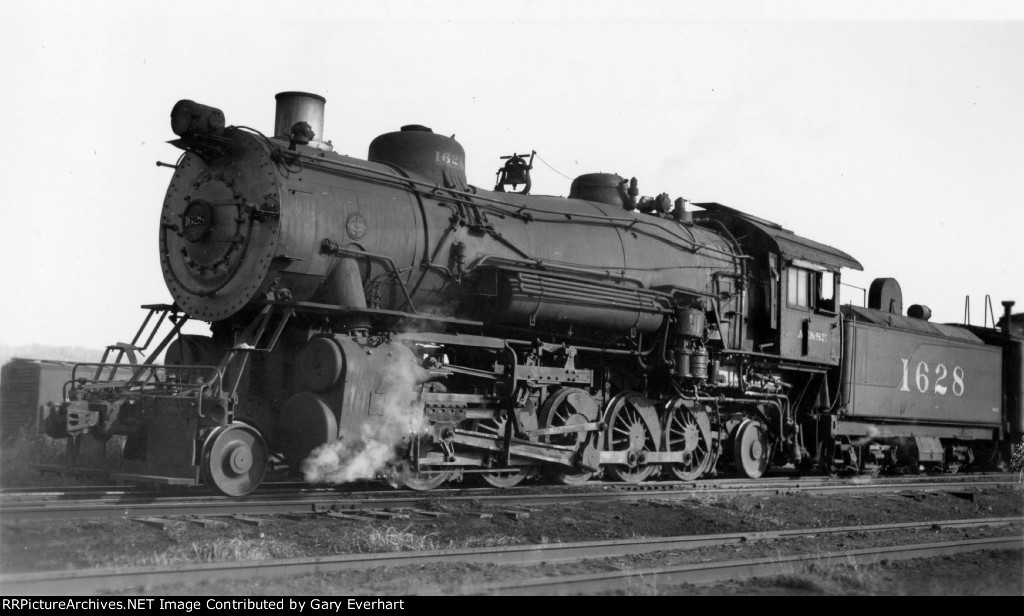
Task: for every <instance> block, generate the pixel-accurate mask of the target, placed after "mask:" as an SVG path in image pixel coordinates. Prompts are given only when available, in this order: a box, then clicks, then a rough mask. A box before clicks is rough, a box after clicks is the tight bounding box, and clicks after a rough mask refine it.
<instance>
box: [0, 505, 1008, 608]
mask: <svg viewBox="0 0 1024 616" xmlns="http://www.w3.org/2000/svg"><path fill="white" fill-rule="evenodd" d="M1021 524H1022V520H1021V519H1020V518H984V519H973V520H945V521H939V522H935V521H932V522H912V523H902V524H884V525H860V526H842V527H832V528H814V529H802V530H782V531H772V532H741V533H728V534H715V535H694V536H683V537H667V538H644V539H622V540H606V541H586V542H574V543H546V544H535V545H517V546H503V547H492V548H464V549H453V550H432V551H424V552H392V553H383V554H349V555H338V556H325V557H314V558H290V559H274V560H261V561H246V562H227V563H225V562H221V563H188V564H182V565H176V566H163V567H140V568H107V569H86V570H73V571H50V572H42V573H22V574H8V575H0V591H2V593H3V594H5V595H23V596H27V595H52V594H60V595H68V594H87V593H105V592H123V591H127V590H131V589H137V588H145V589H146V590H147V591H150V592H159V590H154V589H158V588H159V587H165V586H174V585H182V584H195V583H200V582H216V581H224V580H239V579H242V580H253V579H278V578H283V577H289V576H299V575H304V574H311V573H336V572H341V571H352V570H364V569H370V568H375V567H403V566H422V565H437V564H454V563H463V564H474V563H475V564H490V565H502V566H514V565H519V566H522V565H533V564H539V563H568V562H574V561H582V560H588V559H607V558H615V557H621V556H628V555H637V554H650V553H654V552H665V551H676V550H693V549H697V548H704V547H712V546H725V545H730V544H738V543H750V542H757V541H785V540H787V539H795V538H801V537H821V536H824V535H830V534H843V533H852V532H860V533H871V534H878V533H884V532H889V531H906V530H936V529H950V528H957V529H968V528H979V527H1007V526H1020V525H1021ZM1022 548H1024V536H1021V535H1013V536H1002V537H990V538H985V539H972V540H966V541H953V542H943V543H926V544H915V545H907V546H899V547H891V546H889V547H881V548H866V549H858V550H849V551H843V552H830V553H826V554H816V555H811V556H807V555H797V556H775V557H772V558H759V559H749V560H739V561H715V562H705V563H697V564H691V565H676V566H668V567H657V568H648V569H641V570H633V571H622V572H610V573H609V572H607V571H605V572H601V573H595V574H583V575H573V576H556V577H545V578H534V579H521V580H511V581H504V582H501V583H494V584H484V585H475V586H464V587H460V588H459V589H458V592H459V593H461V594H547V593H553V592H557V593H560V594H573V593H589V592H597V591H602V592H605V591H608V590H615V589H629V588H630V587H631V585H635V584H636V583H637V580H643V583H644V584H645V585H649V584H651V583H652V582H653V583H655V584H658V585H662V584H666V585H668V584H683V583H707V582H715V581H722V580H735V579H741V578H747V577H759V576H765V575H776V574H778V573H780V571H783V570H787V569H789V570H793V569H795V568H797V567H802V566H805V565H807V564H809V563H812V562H815V563H821V562H842V563H844V564H873V563H875V562H878V561H879V560H882V559H888V560H899V559H906V558H923V557H934V556H940V555H946V554H955V553H960V552H966V551H976V550H1006V549H1013V550H1016V549H1022ZM420 590H421V591H422V593H423V594H430V593H433V592H437V593H440V592H442V589H437V588H424V589H420ZM445 594H451V593H450V589H449V590H448V591H445Z"/></svg>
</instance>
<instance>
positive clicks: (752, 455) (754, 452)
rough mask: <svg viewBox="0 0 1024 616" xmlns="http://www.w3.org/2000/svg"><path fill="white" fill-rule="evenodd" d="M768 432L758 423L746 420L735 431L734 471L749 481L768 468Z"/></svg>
mask: <svg viewBox="0 0 1024 616" xmlns="http://www.w3.org/2000/svg"><path fill="white" fill-rule="evenodd" d="M770 453H771V451H770V448H769V444H768V430H767V429H766V428H765V426H764V424H763V423H761V422H760V421H754V420H751V419H748V420H746V421H744V422H743V423H741V424H740V427H739V428H737V429H736V437H735V439H734V441H733V459H734V460H735V461H736V470H738V471H739V472H741V473H743V474H744V475H746V476H747V477H750V478H751V479H757V478H758V477H760V476H761V475H763V474H764V471H765V469H767V468H768V459H769V458H770V457H771V456H770V455H769V454H770Z"/></svg>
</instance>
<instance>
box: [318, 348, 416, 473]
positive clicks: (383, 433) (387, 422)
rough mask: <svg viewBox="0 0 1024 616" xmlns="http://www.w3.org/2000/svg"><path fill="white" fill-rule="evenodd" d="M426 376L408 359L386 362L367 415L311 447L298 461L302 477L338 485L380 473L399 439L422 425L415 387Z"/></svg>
mask: <svg viewBox="0 0 1024 616" xmlns="http://www.w3.org/2000/svg"><path fill="white" fill-rule="evenodd" d="M426 377H427V371H426V370H424V369H423V368H420V367H419V366H417V365H416V364H414V363H412V362H395V363H393V364H391V365H389V366H388V371H387V372H386V373H385V374H384V375H382V376H381V379H380V381H379V385H378V388H377V389H378V391H377V392H375V393H374V396H373V398H372V399H371V402H370V404H371V407H372V410H371V415H370V416H369V417H368V418H367V421H365V422H363V424H362V426H361V427H360V430H359V433H358V434H345V435H343V438H342V439H341V440H338V441H335V442H333V443H327V444H325V445H321V446H320V447H317V448H316V449H314V450H313V452H312V453H311V454H310V455H309V457H308V458H306V460H305V461H304V462H303V463H302V473H303V475H304V476H305V478H306V481H308V482H310V483H330V484H338V483H345V482H347V481H353V480H355V479H368V478H372V477H375V476H376V475H377V474H378V473H380V472H381V471H382V470H383V469H384V468H385V466H387V464H388V463H389V462H391V461H392V460H394V458H395V454H396V449H397V447H398V445H399V444H400V443H401V442H402V440H403V439H404V438H405V437H407V436H408V435H409V434H410V433H413V432H419V431H420V429H421V428H422V427H423V425H424V422H423V404H422V403H421V402H420V400H419V392H418V387H417V385H418V384H420V383H423V382H424V381H425V380H426ZM381 390H383V391H381ZM342 412H343V413H344V412H345V411H344V410H342ZM373 413H381V414H373Z"/></svg>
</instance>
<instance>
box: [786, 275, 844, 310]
mask: <svg viewBox="0 0 1024 616" xmlns="http://www.w3.org/2000/svg"><path fill="white" fill-rule="evenodd" d="M835 293H836V287H835V274H834V273H833V272H828V271H821V272H818V271H814V270H810V269H807V268H803V267H798V266H796V265H791V266H790V267H789V268H788V269H787V270H786V303H787V304H789V305H790V306H792V307H794V308H817V309H818V310H835V306H836V302H835Z"/></svg>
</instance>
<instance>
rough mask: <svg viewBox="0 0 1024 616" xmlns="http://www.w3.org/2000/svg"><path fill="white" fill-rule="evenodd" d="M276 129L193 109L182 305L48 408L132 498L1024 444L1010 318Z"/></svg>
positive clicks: (895, 462)
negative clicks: (856, 288)
mask: <svg viewBox="0 0 1024 616" xmlns="http://www.w3.org/2000/svg"><path fill="white" fill-rule="evenodd" d="M277 103H278V106H277V121H276V127H275V133H274V136H266V135H264V134H261V133H260V132H258V131H255V130H252V129H249V128H245V127H241V126H226V125H225V121H224V115H223V114H222V113H221V112H220V111H219V110H217V109H214V108H212V107H207V106H203V105H199V104H196V103H193V102H191V101H180V102H179V103H177V104H176V105H175V106H174V108H173V111H172V113H171V125H172V129H173V131H174V133H175V134H176V135H177V136H178V139H176V140H175V141H173V142H172V143H173V144H174V145H176V146H177V147H178V148H180V149H181V150H183V154H182V155H181V157H180V159H179V160H178V161H177V163H176V164H174V165H173V173H174V176H173V178H172V179H171V183H170V186H169V187H168V189H167V195H166V198H165V199H164V203H163V208H162V210H161V216H160V262H161V267H162V270H163V275H164V279H165V280H166V283H167V287H168V289H169V290H170V293H171V296H172V297H173V299H174V303H173V304H171V305H152V306H145V307H144V308H147V309H148V311H149V313H148V316H147V318H146V321H145V322H144V323H143V326H142V327H141V328H140V330H139V333H138V334H137V335H136V337H135V338H134V339H133V341H132V342H131V343H124V344H118V345H114V346H112V347H110V348H109V349H108V351H107V353H106V354H105V355H104V358H103V360H102V361H101V362H100V363H98V364H88V365H79V366H77V367H76V369H75V374H74V375H73V378H72V379H71V380H70V381H69V382H68V384H67V385H66V387H65V392H64V400H63V401H62V402H60V403H56V404H53V405H50V407H49V408H48V411H47V417H46V426H47V431H48V433H49V434H50V435H51V436H53V437H55V438H70V439H72V444H73V445H74V447H73V449H74V448H77V449H81V450H84V449H85V448H86V447H90V446H94V445H95V444H97V443H104V442H106V441H107V440H108V439H109V438H110V437H111V436H114V435H123V437H124V446H123V461H122V463H121V468H120V470H119V472H118V474H117V475H118V476H119V477H120V478H122V479H126V480H133V481H149V482H162V483H167V484H173V485H192V484H196V483H200V482H202V483H205V484H207V485H209V486H211V487H212V488H214V489H216V490H218V491H220V492H222V493H224V494H227V495H234V496H238V495H244V494H246V493H248V492H250V491H252V490H253V489H254V488H256V486H257V485H259V484H260V482H261V481H262V479H263V477H264V474H265V472H266V471H267V469H268V468H271V467H282V468H284V467H287V468H290V469H292V470H293V471H295V472H302V473H304V474H305V476H306V478H307V479H309V480H311V481H330V482H341V481H345V480H349V479H356V478H360V477H372V476H380V475H390V476H391V477H392V478H393V479H394V480H395V481H398V482H401V483H403V484H405V485H407V486H410V487H413V488H417V489H429V488H433V487H436V486H439V485H441V484H443V483H444V482H445V481H448V480H456V479H462V478H464V477H479V478H481V479H482V480H484V481H486V482H488V483H490V484H492V485H494V486H499V487H508V486H513V485H516V484H518V483H519V482H520V481H522V480H523V479H524V478H527V477H529V476H532V475H535V474H539V473H544V474H545V475H547V476H549V477H552V478H554V479H556V480H558V481H561V482H565V483H569V484H576V483H582V482H585V481H587V480H589V479H591V478H593V477H597V476H604V477H606V478H613V479H616V480H620V481H624V482H640V481H644V480H647V479H651V478H660V479H680V480H692V479H696V478H698V477H701V476H703V475H706V474H710V473H714V472H716V469H719V468H731V469H735V470H736V471H738V472H740V473H743V474H745V475H746V476H749V477H754V478H756V477H760V476H761V475H762V474H763V473H764V472H765V470H766V469H767V468H769V467H770V466H772V465H775V466H782V465H794V466H796V467H807V466H812V465H817V466H819V467H821V468H823V469H825V470H827V471H830V472H838V471H843V470H849V471H855V472H878V471H882V470H886V469H890V468H900V467H910V468H913V469H914V470H919V469H920V468H921V467H931V468H934V469H943V470H947V471H948V470H954V469H957V468H965V467H968V466H971V465H973V466H979V465H981V464H983V463H984V464H988V463H992V462H998V461H1000V460H1005V459H1006V457H1007V456H1008V455H1009V454H1010V453H1011V452H1010V447H1011V446H1012V445H1011V443H1015V442H1019V441H1020V436H1021V434H1022V433H1024V423H1022V422H1024V413H1022V405H1024V396H1022V390H1021V388H1022V385H1021V383H1022V371H1024V367H1022V366H1024V364H1022V349H1024V332H1022V331H1021V325H1022V323H1021V319H1020V317H1021V316H1022V315H1020V314H1017V315H1012V314H1011V311H1010V306H1012V302H1005V303H1004V305H1005V306H1006V309H1005V316H1004V318H1003V320H1002V322H1001V325H1000V327H999V328H977V327H961V326H952V325H940V324H934V323H931V322H929V321H928V315H927V312H928V311H927V309H926V308H924V307H923V306H911V308H910V309H909V310H908V314H907V315H903V310H902V297H901V294H900V291H899V285H898V284H897V283H896V282H895V281H894V280H892V279H880V280H876V281H875V283H874V284H873V285H872V287H871V291H870V297H869V301H868V306H867V307H853V306H849V305H846V306H844V305H842V304H841V302H840V298H839V290H840V272H841V269H842V268H853V269H857V270H859V269H861V266H860V264H859V263H858V262H857V261H856V260H855V259H853V258H852V257H850V256H849V255H847V254H845V253H843V252H841V251H839V250H836V249H834V248H831V247H829V246H826V245H824V244H820V243H818V242H815V241H812V240H808V239H806V238H803V237H800V236H798V235H795V234H794V233H792V232H791V231H788V230H787V229H784V228H782V227H781V226H779V225H777V224H775V223H772V222H769V221H767V220H763V219H761V218H757V217H755V216H751V215H749V214H745V213H743V212H740V211H737V210H734V209H731V208H729V207H726V206H723V205H720V204H718V203H695V204H692V205H693V206H696V208H690V209H688V208H687V203H686V202H685V201H684V200H682V199H676V200H674V201H673V200H672V199H671V198H670V197H669V196H668V195H667V194H661V195H658V196H656V197H641V196H640V193H639V190H638V188H637V182H636V180H635V179H632V180H626V179H624V178H622V177H619V176H618V175H614V174H607V173H593V174H587V175H582V176H580V177H578V178H576V180H574V181H573V183H572V186H571V189H570V193H569V197H568V198H561V197H550V196H535V195H530V194H529V191H530V186H531V182H530V169H531V168H532V158H533V155H532V154H531V155H518V154H516V155H512V156H510V157H506V162H505V164H504V166H503V167H502V168H501V169H500V171H499V172H498V177H497V185H496V186H495V188H494V190H483V189H479V188H477V187H475V186H472V185H470V184H469V183H468V182H467V181H466V175H465V152H464V151H463V149H462V147H461V146H460V145H459V144H458V143H457V142H456V141H455V140H454V139H452V138H448V137H444V136H441V135H439V134H436V133H434V132H432V131H431V130H430V129H429V128H426V127H423V126H417V125H410V126H404V127H402V129H401V130H400V131H397V132H393V133H388V134H385V135H381V136H380V137H378V138H376V139H375V140H374V141H373V142H372V143H371V144H370V148H369V154H368V156H367V159H366V160H360V159H356V158H351V157H348V156H341V155H338V154H336V153H334V152H333V151H332V146H331V144H330V143H329V142H324V141H322V140H320V132H321V129H322V123H323V110H324V104H325V100H324V99H323V98H321V97H319V96H316V95H311V94H305V93H299V92H286V93H282V94H279V95H278V96H277ZM516 189H520V190H519V191H518V192H517V191H516ZM190 319H197V320H200V321H205V322H209V323H210V335H208V336H199V335H190V334H184V333H181V331H182V326H183V325H184V324H185V323H186V322H187V321H189V320H190ZM168 326H169V328H170V330H171V331H170V333H169V334H167V335H164V336H160V335H158V333H157V332H160V331H163V330H165V329H167V327H168ZM143 351H145V352H146V353H147V357H148V359H145V360H143V357H142V352H143ZM159 357H163V363H160V364H158V363H156V362H155V361H154V360H155V359H156V358H159Z"/></svg>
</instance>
